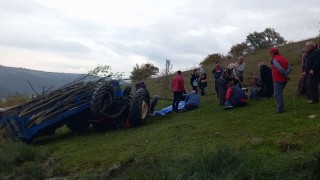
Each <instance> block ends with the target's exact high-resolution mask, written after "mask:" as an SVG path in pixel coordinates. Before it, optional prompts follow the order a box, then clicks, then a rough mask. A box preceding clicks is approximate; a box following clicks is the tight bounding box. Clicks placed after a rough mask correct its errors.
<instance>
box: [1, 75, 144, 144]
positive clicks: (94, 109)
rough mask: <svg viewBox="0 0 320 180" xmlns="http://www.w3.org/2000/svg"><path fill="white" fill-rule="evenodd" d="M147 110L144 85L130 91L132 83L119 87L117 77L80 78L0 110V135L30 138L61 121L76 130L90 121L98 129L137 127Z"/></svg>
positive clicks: (52, 129)
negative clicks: (87, 79)
mask: <svg viewBox="0 0 320 180" xmlns="http://www.w3.org/2000/svg"><path fill="white" fill-rule="evenodd" d="M149 110H150V95H149V92H148V91H147V90H146V89H138V90H137V91H135V92H134V93H133V94H131V86H127V87H125V88H124V90H122V89H121V87H120V85H119V81H118V80H105V79H100V80H98V81H87V82H86V81H84V80H83V79H82V80H81V81H80V82H79V80H78V81H75V82H73V83H71V84H68V85H65V86H63V87H61V88H59V89H57V90H54V91H52V92H50V93H46V94H43V95H40V96H37V97H36V98H33V99H32V100H30V101H28V102H26V103H23V104H19V105H17V106H15V107H12V108H8V109H6V110H4V111H1V112H0V138H14V139H20V140H23V141H26V142H31V141H32V140H33V139H35V138H37V137H38V136H43V135H53V134H54V133H55V130H56V129H58V128H60V127H62V126H64V125H66V126H67V127H68V128H69V129H70V130H72V131H75V132H82V131H85V130H86V129H87V128H88V127H89V126H90V124H92V126H93V127H94V128H95V129H97V130H109V129H116V128H122V127H127V128H128V127H136V126H139V125H142V124H144V123H145V121H146V118H147V115H148V113H149Z"/></svg>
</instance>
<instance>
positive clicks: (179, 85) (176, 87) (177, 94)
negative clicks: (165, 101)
mask: <svg viewBox="0 0 320 180" xmlns="http://www.w3.org/2000/svg"><path fill="white" fill-rule="evenodd" d="M181 74H182V73H181V71H177V74H176V76H174V77H173V79H172V84H171V87H172V92H173V102H172V111H173V112H178V106H179V102H180V100H181V97H182V94H183V92H184V79H183V77H182V75H181Z"/></svg>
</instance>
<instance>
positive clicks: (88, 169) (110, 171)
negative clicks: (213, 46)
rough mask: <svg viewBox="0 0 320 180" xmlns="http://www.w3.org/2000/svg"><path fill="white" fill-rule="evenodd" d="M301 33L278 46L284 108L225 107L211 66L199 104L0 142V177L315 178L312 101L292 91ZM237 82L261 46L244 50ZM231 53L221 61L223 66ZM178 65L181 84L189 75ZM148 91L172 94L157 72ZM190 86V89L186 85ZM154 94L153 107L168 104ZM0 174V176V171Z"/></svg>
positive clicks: (317, 132)
mask: <svg viewBox="0 0 320 180" xmlns="http://www.w3.org/2000/svg"><path fill="white" fill-rule="evenodd" d="M305 42H306V41H301V42H297V43H291V44H288V45H286V46H283V47H280V53H281V54H283V55H284V56H285V57H287V58H288V59H289V61H290V64H291V65H292V67H293V71H292V74H291V78H292V80H291V81H290V82H289V83H288V85H287V86H286V88H285V91H284V95H285V97H284V98H285V108H286V112H285V113H281V114H274V113H273V112H274V111H275V100H274V98H272V97H271V98H262V99H258V100H249V102H248V103H249V104H248V106H247V107H243V108H235V109H233V110H230V111H226V110H224V109H223V107H222V106H219V105H218V101H217V98H216V94H214V91H213V81H212V76H211V74H210V73H211V68H212V67H205V69H206V71H207V72H208V75H209V76H208V77H209V79H210V78H211V81H209V84H208V88H207V95H206V96H204V97H201V100H200V101H201V105H200V108H199V109H197V110H194V111H191V112H185V113H171V114H168V115H167V116H162V117H153V116H150V117H149V118H148V121H147V122H146V124H144V125H143V126H141V127H137V128H130V129H118V130H111V131H107V132H103V131H102V132H101V131H97V130H95V129H94V128H92V127H90V128H89V129H88V131H86V132H84V133H74V132H71V131H70V130H69V129H68V128H67V127H65V126H64V127H63V128H60V129H58V130H57V131H56V134H55V135H53V136H51V137H41V138H37V139H36V140H35V141H34V142H33V143H32V144H31V145H25V144H22V143H8V144H4V145H2V144H0V164H2V165H3V166H0V176H1V177H3V179H46V178H56V179H137V180H149V179H288V180H289V179H290V180H291V179H301V180H305V179H310V180H311V179H320V145H319V140H320V113H319V108H320V104H312V105H311V104H307V103H306V99H305V97H304V96H297V95H295V92H296V87H297V82H298V80H299V78H300V51H301V49H302V48H303V47H304V44H305ZM245 59H246V60H245V62H246V64H247V70H246V74H245V75H246V76H245V78H246V79H245V86H247V87H248V88H250V78H249V77H251V76H252V75H254V74H257V72H258V67H257V64H258V63H259V62H260V61H265V62H266V63H267V62H268V61H269V60H270V57H269V54H268V53H267V49H264V50H260V51H257V52H255V53H254V54H249V55H247V56H246V57H245ZM234 61H235V60H230V61H225V62H222V63H223V65H224V66H226V65H227V64H229V63H230V62H234ZM190 73H191V72H184V73H183V74H184V76H185V80H186V82H185V86H186V87H187V88H189V75H190ZM146 83H147V88H148V89H149V90H150V92H151V95H155V94H158V95H160V96H161V97H168V98H172V93H171V92H170V90H165V89H163V86H162V85H161V83H160V79H150V80H148V81H146ZM188 90H190V89H188ZM170 104H171V101H164V100H160V101H159V104H158V105H157V107H156V109H161V108H163V107H166V106H169V105H170ZM0 179H1V178H0Z"/></svg>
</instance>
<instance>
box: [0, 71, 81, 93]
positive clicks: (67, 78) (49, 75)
mask: <svg viewBox="0 0 320 180" xmlns="http://www.w3.org/2000/svg"><path fill="white" fill-rule="evenodd" d="M80 76H81V75H80V74H71V73H56V72H44V71H35V70H30V69H24V68H13V67H6V66H1V65H0V82H1V84H0V98H5V97H8V96H11V95H15V94H17V93H18V94H23V95H32V94H35V93H34V91H33V90H32V88H31V87H30V85H29V84H28V82H27V81H29V82H30V83H31V85H32V87H33V88H34V89H35V91H36V92H37V93H42V92H43V90H47V89H48V88H50V87H53V88H52V89H56V88H59V87H60V86H62V85H65V84H67V83H70V82H72V81H74V80H75V79H77V78H78V77H80Z"/></svg>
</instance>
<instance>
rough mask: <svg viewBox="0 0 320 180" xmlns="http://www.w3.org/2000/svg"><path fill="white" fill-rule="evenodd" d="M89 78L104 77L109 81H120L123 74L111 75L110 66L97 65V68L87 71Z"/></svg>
mask: <svg viewBox="0 0 320 180" xmlns="http://www.w3.org/2000/svg"><path fill="white" fill-rule="evenodd" d="M88 75H89V77H92V78H96V77H106V78H110V79H118V80H119V79H122V77H123V72H122V73H119V72H116V73H113V72H111V66H109V65H98V66H97V67H95V68H93V69H92V70H90V71H88Z"/></svg>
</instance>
